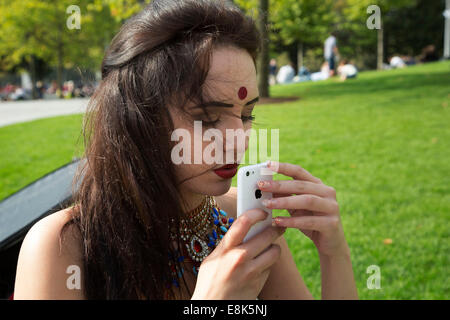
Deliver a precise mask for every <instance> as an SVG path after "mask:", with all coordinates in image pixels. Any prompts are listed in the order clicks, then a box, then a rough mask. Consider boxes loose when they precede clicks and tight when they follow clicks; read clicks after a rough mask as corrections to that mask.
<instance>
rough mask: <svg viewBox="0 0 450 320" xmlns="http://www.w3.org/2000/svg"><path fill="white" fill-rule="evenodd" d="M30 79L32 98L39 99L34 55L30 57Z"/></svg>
mask: <svg viewBox="0 0 450 320" xmlns="http://www.w3.org/2000/svg"><path fill="white" fill-rule="evenodd" d="M30 78H31V96H32V97H33V99H37V98H38V95H37V91H36V60H35V57H34V55H31V57H30Z"/></svg>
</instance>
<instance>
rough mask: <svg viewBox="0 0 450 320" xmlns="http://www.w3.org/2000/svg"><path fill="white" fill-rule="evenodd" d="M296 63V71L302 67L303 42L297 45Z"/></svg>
mask: <svg viewBox="0 0 450 320" xmlns="http://www.w3.org/2000/svg"><path fill="white" fill-rule="evenodd" d="M297 63H298V68H297V71H298V69H300V68H301V67H302V66H303V42H301V41H299V42H298V43H297Z"/></svg>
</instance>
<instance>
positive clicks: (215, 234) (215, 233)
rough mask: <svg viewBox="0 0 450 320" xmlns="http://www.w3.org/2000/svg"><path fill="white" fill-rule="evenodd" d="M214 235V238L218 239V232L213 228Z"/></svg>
mask: <svg viewBox="0 0 450 320" xmlns="http://www.w3.org/2000/svg"><path fill="white" fill-rule="evenodd" d="M213 237H214V239H217V232H216V230H214V229H213Z"/></svg>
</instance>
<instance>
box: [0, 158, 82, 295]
mask: <svg viewBox="0 0 450 320" xmlns="http://www.w3.org/2000/svg"><path fill="white" fill-rule="evenodd" d="M80 161H81V160H80V159H75V160H73V161H72V162H70V163H68V164H66V165H64V166H62V167H60V168H58V169H56V170H54V171H52V172H50V173H48V174H46V175H45V176H43V177H42V178H40V179H38V180H36V181H34V182H32V183H30V184H29V185H27V186H26V187H24V188H22V189H21V190H19V191H17V192H16V193H13V194H12V195H10V196H8V197H7V198H5V199H4V200H2V201H1V202H0V299H6V298H8V297H9V296H10V295H11V293H12V291H13V290H14V281H15V276H16V266H17V258H18V256H19V251H20V247H21V245H22V241H23V239H24V238H25V235H26V234H27V232H28V230H29V229H30V228H31V227H32V226H33V225H34V224H35V223H36V222H37V221H38V220H40V219H42V218H44V217H45V216H47V215H49V214H51V213H54V212H56V211H59V210H61V209H64V208H66V207H68V206H69V205H70V204H71V202H72V181H73V177H74V175H75V172H76V169H77V166H78V165H79V162H80Z"/></svg>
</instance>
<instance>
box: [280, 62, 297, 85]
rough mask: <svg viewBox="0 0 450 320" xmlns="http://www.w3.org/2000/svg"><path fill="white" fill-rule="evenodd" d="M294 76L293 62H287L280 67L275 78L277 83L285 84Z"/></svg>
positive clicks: (291, 80)
mask: <svg viewBox="0 0 450 320" xmlns="http://www.w3.org/2000/svg"><path fill="white" fill-rule="evenodd" d="M294 77H295V70H294V67H293V63H292V62H289V63H288V64H287V65H284V66H282V67H281V68H280V71H278V74H277V78H276V80H277V82H278V83H281V84H286V83H291V82H293V80H294Z"/></svg>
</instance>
